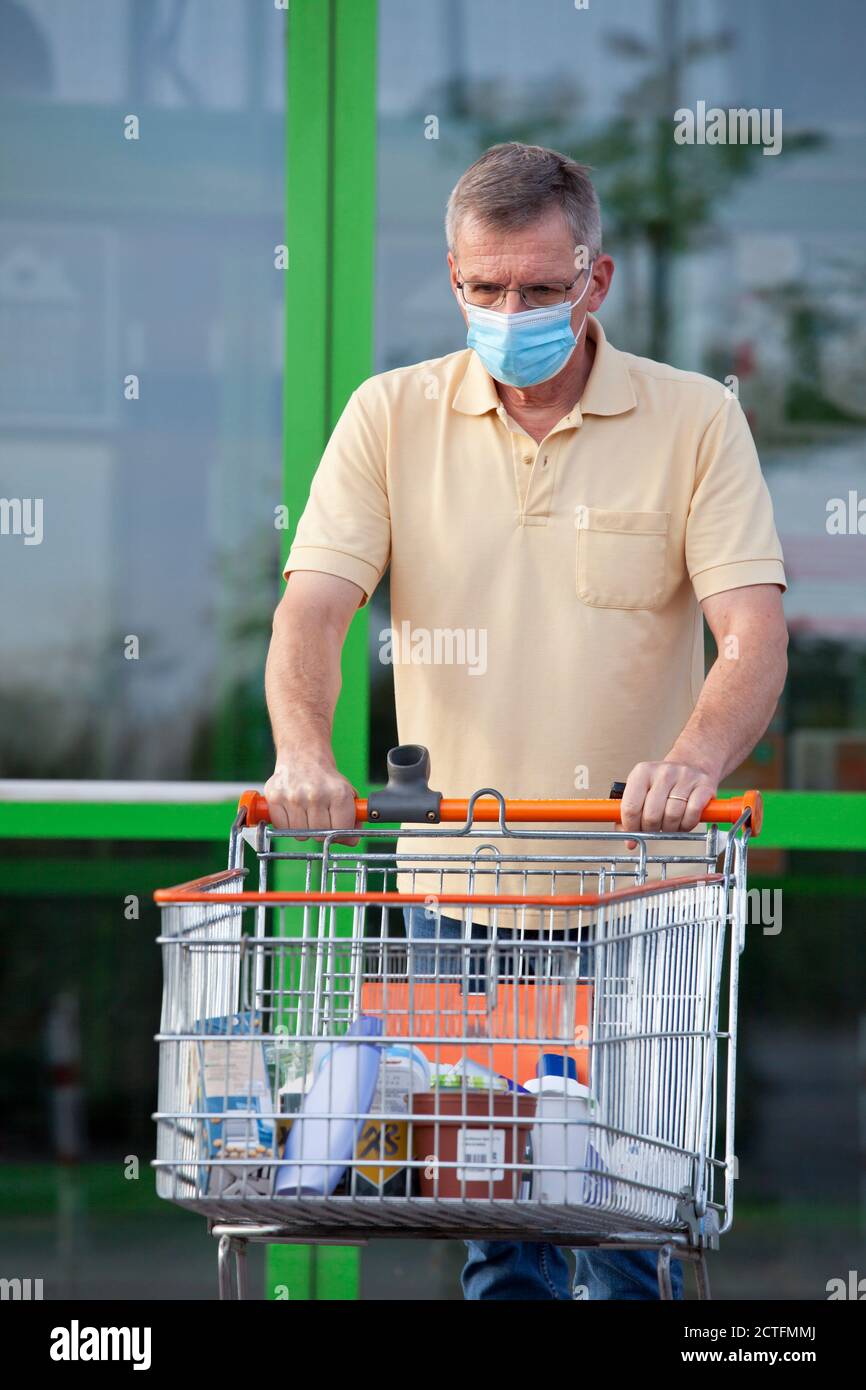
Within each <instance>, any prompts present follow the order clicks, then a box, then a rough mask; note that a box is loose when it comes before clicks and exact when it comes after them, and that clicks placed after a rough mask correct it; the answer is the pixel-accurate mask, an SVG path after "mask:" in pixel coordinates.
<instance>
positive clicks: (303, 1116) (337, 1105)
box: [274, 1015, 382, 1197]
mask: <svg viewBox="0 0 866 1390" xmlns="http://www.w3.org/2000/svg"><path fill="white" fill-rule="evenodd" d="M381 1035H382V1020H381V1019H380V1018H368V1017H366V1016H364V1015H361V1016H360V1017H359V1018H356V1019H355V1020H354V1022H353V1023H351V1024H350V1025H349V1028H348V1030H347V1032H346V1034H345V1035H344V1036H343V1037H342V1038H341V1039H339V1040H338V1041H337V1042H335V1043H334V1045H333V1046H332V1047H331V1048H329V1049H328V1051H327V1053H326V1054H325V1056H324V1057H323V1059H322V1061H321V1066H320V1069H319V1071H318V1074H317V1075H316V1079H315V1080H314V1082H313V1085H312V1086H311V1088H310V1090H309V1091H308V1092H307V1094H306V1095H305V1096H304V1099H303V1101H302V1102H301V1107H300V1109H299V1111H298V1114H297V1117H296V1119H295V1120H294V1122H293V1124H292V1127H291V1129H290V1130H289V1135H288V1138H287V1139H286V1147H285V1154H284V1157H285V1159H286V1162H285V1163H283V1164H281V1165H280V1167H279V1168H278V1169H277V1172H276V1177H275V1180H274V1192H275V1194H276V1195H278V1196H298V1195H301V1196H312V1197H329V1196H330V1195H331V1193H332V1192H333V1191H334V1189H335V1188H336V1186H337V1184H338V1183H339V1181H340V1179H341V1178H342V1176H343V1174H344V1173H345V1171H346V1168H347V1167H348V1165H349V1161H350V1159H351V1157H352V1154H353V1153H354V1151H355V1141H356V1139H357V1136H358V1131H359V1130H360V1128H361V1125H362V1124H363V1121H364V1118H365V1116H366V1115H367V1114H368V1113H369V1110H370V1106H371V1104H372V1102H373V1095H374V1093H375V1090H376V1081H377V1079H378V1075H379V1061H380V1054H381V1045H380V1044H379V1043H378V1042H375V1041H374V1039H376V1038H379V1037H381ZM349 1039H359V1041H357V1042H355V1041H349Z"/></svg>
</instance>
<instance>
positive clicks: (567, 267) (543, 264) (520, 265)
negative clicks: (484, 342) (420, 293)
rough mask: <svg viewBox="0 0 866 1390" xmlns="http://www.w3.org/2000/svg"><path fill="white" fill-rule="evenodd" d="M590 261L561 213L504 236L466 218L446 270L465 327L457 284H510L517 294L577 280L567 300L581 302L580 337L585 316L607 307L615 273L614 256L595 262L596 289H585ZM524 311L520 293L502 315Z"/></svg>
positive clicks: (576, 319) (575, 319) (575, 317)
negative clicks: (524, 287)
mask: <svg viewBox="0 0 866 1390" xmlns="http://www.w3.org/2000/svg"><path fill="white" fill-rule="evenodd" d="M587 259H588V258H587V253H586V249H585V248H584V247H580V246H578V247H576V246H575V245H574V243H573V240H572V236H571V230H570V228H569V226H568V223H567V222H566V220H565V218H564V216H563V215H562V213H561V212H556V211H555V212H550V213H548V214H547V215H546V216H545V217H543V218H540V219H539V221H538V222H535V223H533V224H531V225H530V226H528V227H523V228H521V230H520V231H513V232H502V231H499V230H497V229H496V228H491V227H489V226H487V225H485V224H484V223H482V222H479V221H478V220H477V219H474V218H466V219H465V220H464V222H463V224H462V225H461V228H460V235H459V237H458V238H457V244H456V247H455V254H452V253H451V252H450V251H449V253H448V267H449V270H450V273H451V288H452V290H453V292H454V295H455V297H456V299H457V303H458V305H459V307H460V312H461V313H462V315H463V317H464V319H466V320H467V322H468V315H467V312H466V304H465V303H464V300H463V296H462V295H461V293H460V291H459V289H458V288H457V282H458V280H461V281H469V280H475V281H483V282H486V283H489V284H493V285H507V286H508V288H509V289H513V290H516V289H518V288H519V286H521V285H571V282H572V281H573V280H574V279H575V276H577V277H578V278H577V283H576V284H574V285H572V286H571V289H570V290H568V292H567V298H568V299H570V300H572V301H579V302H575V307H574V311H573V313H572V316H571V326H572V329H573V330H574V331H575V332H577V330H578V328H579V327H580V325H581V322H582V320H583V316H584V314H586V313H587V311H589V312H593V311H594V310H595V309H597V308H598V307H599V306H600V305H601V304H602V303H603V301H604V299H605V296H606V295H607V290H608V286H609V284H610V279H611V276H612V274H613V261H612V260H611V259H610V257H609V256H599V257H597V259H596V261H595V263H594V265H593V267H592V270H591V272H590V278H591V281H592V284H591V286H590V288H589V289H588V290H587V283H586V282H587V274H586V262H587ZM458 272H459V273H458ZM584 291H586V293H584ZM526 307H527V306H526V305H525V304H524V303H523V300H522V299H521V298H520V295H519V294H509V295H507V296H506V299H505V303H504V304H503V305H502V306H501V308H500V309H499V311H498V312H500V313H503V314H519V313H522V312H523V311H524V310H525V309H526Z"/></svg>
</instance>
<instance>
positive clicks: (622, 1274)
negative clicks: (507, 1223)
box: [403, 907, 683, 1300]
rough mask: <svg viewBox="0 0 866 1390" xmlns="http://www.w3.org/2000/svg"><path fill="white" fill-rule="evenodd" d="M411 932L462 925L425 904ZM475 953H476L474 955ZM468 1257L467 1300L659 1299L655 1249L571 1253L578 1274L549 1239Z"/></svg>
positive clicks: (477, 932) (411, 914)
mask: <svg viewBox="0 0 866 1390" xmlns="http://www.w3.org/2000/svg"><path fill="white" fill-rule="evenodd" d="M403 915H404V917H405V921H406V934H407V936H409V937H411V938H412V939H413V940H425V939H426V940H429V939H430V938H431V937H436V936H439V937H440V938H447V939H450V940H460V939H461V938H462V935H463V923H462V922H459V921H457V920H456V919H455V918H453V917H440V918H439V920H438V921H437V920H436V919H435V917H428V916H427V915H426V911H425V909H424V908H423V907H412V908H404V913H403ZM484 931H485V929H484V928H483V927H481V926H477V925H475V924H473V927H472V936H473V938H476V937H478V938H483V936H484ZM509 938H510V933H509V932H508V931H500V932H499V933H498V939H499V940H507V939H509ZM470 954H472V953H470ZM448 955H449V953H448V952H446V951H443V950H442V949H441V947H440V955H439V963H438V964H439V970H440V972H441V973H443V974H447V973H449V972H452V971H454V972H456V973H460V971H459V960H458V955H459V953H458V952H454V953H453V958H452V959H446V957H447V956H448ZM478 955H479V959H478V960H477V961H475V960H473V961H472V962H471V964H470V969H471V970H473V971H474V970H476V969H477V970H478V971H479V972H480V971H482V970H483V959H482V958H481V957H482V952H480V951H479V953H478ZM414 969H415V972H416V973H417V974H422V975H431V974H433V973H434V972H435V970H436V953H435V950H434V951H431V952H430V953H429V954H428V953H426V952H425V953H423V954H422V953H420V952H419V953H418V954H417V956H416V957H415V959H414ZM475 987H483V981H482V980H481V977H480V976H479V977H478V979H477V980H476V978H475V976H472V977H471V979H470V988H475ZM466 1245H467V1249H468V1252H469V1254H468V1258H467V1260H466V1264H465V1265H464V1267H463V1274H462V1276H461V1283H462V1286H463V1294H464V1297H465V1298H467V1299H547V1298H556V1299H568V1300H571V1299H572V1298H578V1299H596V1298H612V1299H640V1300H644V1299H658V1296H659V1286H658V1256H657V1255H656V1253H655V1252H654V1251H653V1250H593V1249H588V1250H581V1249H576V1250H573V1251H572V1254H573V1256H574V1260H575V1272H574V1276H573V1278H572V1276H571V1275H570V1273H569V1268H568V1260H567V1258H566V1255H565V1251H564V1250H563V1249H561V1247H560V1246H558V1245H549V1244H548V1243H546V1242H544V1241H498V1240H470V1241H467V1242H466ZM671 1289H672V1292H673V1296H674V1298H677V1299H681V1298H682V1297H683V1267H682V1264H681V1263H680V1261H679V1260H671Z"/></svg>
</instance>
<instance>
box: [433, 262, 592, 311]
mask: <svg viewBox="0 0 866 1390" xmlns="http://www.w3.org/2000/svg"><path fill="white" fill-rule="evenodd" d="M457 273H458V275H459V274H460V272H459V270H458V272H457ZM582 274H583V271H581V272H580V275H582ZM580 275H575V277H574V279H573V280H572V281H571V282H570V283H569V284H567V285H555V284H554V285H520V286H519V287H518V288H517V289H515V290H509V288H508V286H507V285H494V284H491V283H490V281H489V280H458V281H457V288H458V290H459V291H460V293H461V295H462V296H463V302H464V304H472V305H474V306H475V308H476V309H498V308H499V306H500V305H501V304H504V303H505V298H506V295H508V294H519V295H520V298H521V299H522V300H523V302H524V304H525V305H526V307H527V309H552V308H554V307H555V306H556V305H557V304H564V303H565V299H566V296H567V295H568V291H569V290H570V289H573V288H574V286H575V285H576V284H577V282H578V280H579V279H580Z"/></svg>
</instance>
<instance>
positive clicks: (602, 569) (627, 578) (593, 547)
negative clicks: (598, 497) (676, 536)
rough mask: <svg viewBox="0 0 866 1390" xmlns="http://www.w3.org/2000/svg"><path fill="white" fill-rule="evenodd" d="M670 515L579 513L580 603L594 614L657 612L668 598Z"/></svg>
mask: <svg viewBox="0 0 866 1390" xmlns="http://www.w3.org/2000/svg"><path fill="white" fill-rule="evenodd" d="M669 523H670V512H611V511H604V510H602V509H601V508H599V507H579V508H578V510H577V516H576V518H575V524H576V526H577V557H576V583H577V597H578V598H579V599H580V601H581V603H586V604H589V605H590V607H592V608H658V607H659V605H660V604H661V602H662V599H663V598H664V593H665V561H666V558H667V545H668V527H669Z"/></svg>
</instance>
